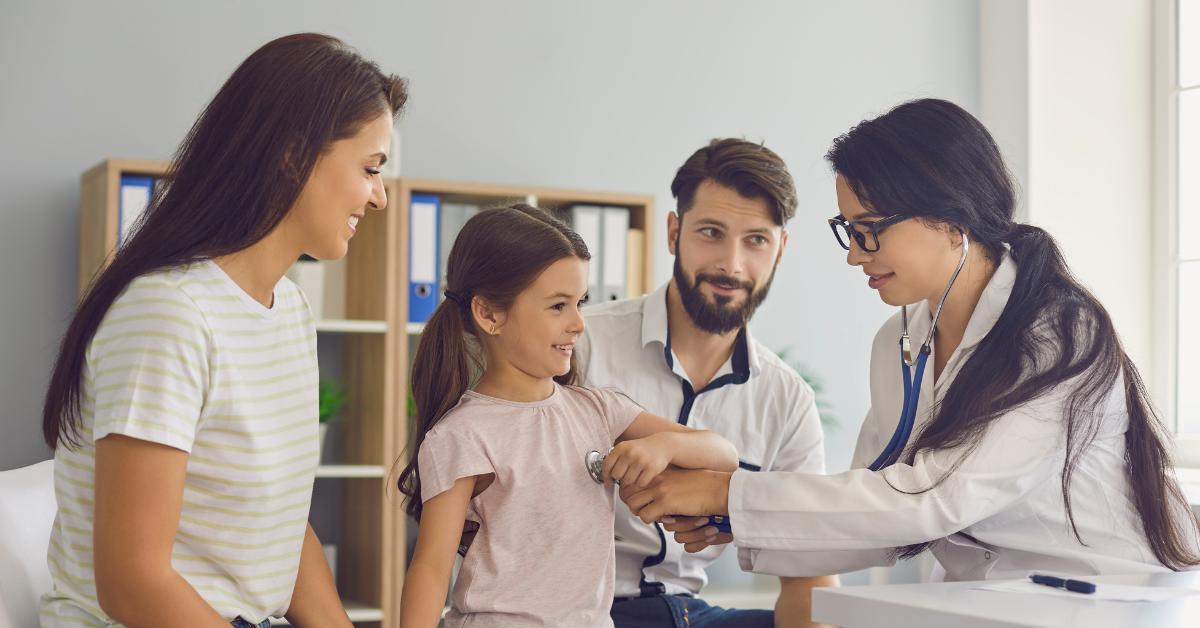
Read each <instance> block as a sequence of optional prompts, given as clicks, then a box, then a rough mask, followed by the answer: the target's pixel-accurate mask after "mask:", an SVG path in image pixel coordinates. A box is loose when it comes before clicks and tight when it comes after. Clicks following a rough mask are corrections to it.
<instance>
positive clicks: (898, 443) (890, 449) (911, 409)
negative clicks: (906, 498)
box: [867, 227, 970, 471]
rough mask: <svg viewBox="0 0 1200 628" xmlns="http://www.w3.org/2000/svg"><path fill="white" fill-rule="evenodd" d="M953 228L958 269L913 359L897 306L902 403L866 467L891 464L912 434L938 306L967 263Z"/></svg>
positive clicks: (904, 316)
mask: <svg viewBox="0 0 1200 628" xmlns="http://www.w3.org/2000/svg"><path fill="white" fill-rule="evenodd" d="M955 230H956V231H958V233H959V234H961V235H962V253H961V254H960V255H959V258H958V268H956V269H955V270H954V276H953V277H951V278H950V283H949V284H947V285H946V290H945V291H944V292H942V300H941V301H939V302H938V306H937V310H935V311H934V313H933V322H932V323H930V325H929V333H928V334H926V336H925V342H924V344H922V345H921V350H920V352H919V353H918V355H917V358H916V360H915V362H914V361H913V360H912V358H911V357H910V356H911V342H910V341H909V338H908V306H906V305H902V306H900V321H901V335H900V368H901V371H902V375H903V377H904V404H903V405H902V406H901V408H900V423H898V424H897V425H896V431H895V432H893V433H892V438H891V440H889V441H888V444H887V446H886V447H884V448H883V451H882V452H881V453H880V454H879V457H878V458H876V459H875V461H874V462H872V463H871V464H870V466H868V467H867V468H868V469H870V470H872V471H878V470H880V469H885V468H887V467H890V466H892V465H893V464H895V463H896V461H897V460H899V459H900V454H901V453H902V452H903V451H904V447H905V446H907V445H908V439H909V437H910V436H912V429H913V425H915V424H916V418H917V404H918V403H919V401H920V399H921V382H922V381H923V380H924V378H925V363H926V361H928V359H929V354H930V353H932V346H933V334H934V332H935V331H937V322H938V318H939V317H941V315H942V307H943V306H945V305H946V298H947V297H949V296H950V289H951V288H953V287H954V282H955V281H957V280H958V275H959V273H961V272H962V269H963V266H964V265H966V263H967V251H968V249H969V247H970V244H969V242H968V240H967V234H965V233H963V231H962V229H958V228H957V227H955ZM914 363H915V365H916V367H917V369H916V375H915V376H914V375H913V372H912V368H911V366H912V365H914Z"/></svg>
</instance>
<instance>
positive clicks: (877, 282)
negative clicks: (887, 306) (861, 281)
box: [867, 273, 896, 290]
mask: <svg viewBox="0 0 1200 628" xmlns="http://www.w3.org/2000/svg"><path fill="white" fill-rule="evenodd" d="M895 276H896V273H888V274H886V275H876V274H874V273H867V277H868V279H867V285H868V286H870V287H871V289H872V290H878V289H880V288H882V287H884V286H886V285H887V283H888V282H889V281H891V280H892V278H893V277H895Z"/></svg>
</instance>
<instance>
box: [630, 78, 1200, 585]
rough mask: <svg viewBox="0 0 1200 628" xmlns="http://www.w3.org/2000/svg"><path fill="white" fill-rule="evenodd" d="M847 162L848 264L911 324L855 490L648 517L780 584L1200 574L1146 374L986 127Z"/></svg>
mask: <svg viewBox="0 0 1200 628" xmlns="http://www.w3.org/2000/svg"><path fill="white" fill-rule="evenodd" d="M826 159H827V160H828V161H829V163H830V164H831V165H832V167H833V170H834V171H835V173H836V174H837V179H836V186H837V199H838V208H839V210H840V214H839V215H838V216H837V217H835V218H833V219H831V220H830V221H829V223H830V225H831V226H832V228H833V232H834V235H836V237H837V240H838V242H839V243H840V244H841V246H842V248H844V249H846V250H847V251H849V253H848V255H847V262H848V263H849V264H850V265H852V266H860V267H862V269H863V272H864V273H866V275H867V276H868V278H869V279H868V285H869V286H870V288H871V289H873V290H877V291H878V292H879V296H880V298H881V299H883V301H884V302H885V303H887V304H889V305H894V306H897V307H900V308H901V312H898V313H897V314H896V315H895V316H894V317H892V318H891V319H890V320H889V321H888V322H887V323H885V324H884V325H883V327H882V328H881V329H880V331H879V333H878V334H877V335H876V337H875V341H874V345H873V347H872V356H871V382H870V386H871V410H870V412H869V413H868V415H867V418H866V421H865V423H864V424H863V427H862V432H861V433H860V435H859V438H858V445H857V448H856V450H855V453H854V459H853V463H852V468H851V470H849V471H847V472H845V473H841V474H837V475H830V476H821V475H810V474H801V473H753V472H748V471H740V470H739V471H737V472H734V473H732V474H730V473H713V472H704V471H681V470H680V471H671V472H668V473H664V474H663V475H660V476H659V477H658V478H656V479H655V481H653V482H652V483H651V484H650V485H649V486H648V487H647V488H646V489H645V490H641V491H639V490H638V487H636V486H628V487H622V488H621V496H622V498H623V499H624V500H625V501H626V503H627V504H628V505H629V507H630V509H631V510H632V511H633V512H634V513H635V514H637V515H638V516H639V517H641V519H642V520H644V521H646V522H651V521H654V520H659V519H661V520H662V521H663V522H664V523H666V524H667V529H669V530H671V531H673V532H675V538H676V540H678V541H680V542H682V543H685V544H686V549H687V550H688V551H691V552H695V551H699V550H701V549H703V548H705V547H707V546H708V545H711V544H716V543H727V542H730V541H732V542H733V543H734V544H736V545H737V546H738V547H739V548H740V551H739V558H740V561H741V564H742V568H743V569H745V570H747V571H755V572H760V573H771V574H776V575H781V576H817V575H825V574H834V573H844V572H847V571H851V570H857V569H862V568H865V567H870V566H877V565H888V564H892V563H894V562H895V560H896V559H897V558H898V557H900V558H910V557H913V556H916V555H918V554H920V553H922V552H924V551H926V550H930V551H932V552H933V554H934V556H935V557H936V558H937V562H938V568H935V574H934V579H945V580H984V579H998V578H1023V577H1025V576H1026V575H1027V573H1028V571H1029V570H1033V569H1042V570H1053V571H1060V572H1067V573H1072V574H1081V575H1084V574H1086V575H1095V574H1109V573H1136V572H1155V571H1166V570H1185V569H1190V568H1193V567H1195V566H1196V565H1198V564H1200V542H1198V541H1200V539H1198V531H1197V521H1196V518H1195V516H1194V515H1193V514H1192V512H1191V510H1190V508H1189V507H1188V506H1187V504H1186V502H1185V500H1184V499H1183V496H1182V493H1181V492H1180V489H1179V487H1178V485H1177V483H1176V482H1175V480H1174V478H1173V476H1172V474H1171V471H1170V457H1169V442H1168V440H1167V436H1166V435H1165V433H1164V431H1163V429H1162V426H1161V425H1160V423H1159V422H1158V420H1157V418H1156V417H1155V415H1154V411H1153V409H1152V408H1151V406H1150V402H1149V400H1148V398H1147V393H1146V391H1145V388H1144V386H1143V384H1142V381H1141V379H1140V378H1139V376H1138V372H1137V369H1136V368H1135V367H1134V365H1133V363H1132V362H1130V360H1129V358H1128V356H1126V354H1125V352H1124V350H1123V349H1122V348H1121V343H1120V340H1119V339H1118V337H1117V334H1116V332H1115V330H1114V329H1113V324H1112V321H1111V319H1110V317H1109V315H1108V313H1107V312H1106V311H1105V309H1104V307H1103V306H1102V305H1101V304H1100V303H1099V302H1098V301H1097V300H1096V299H1095V297H1094V296H1092V294H1091V293H1089V292H1088V291H1087V290H1086V289H1085V288H1084V287H1083V286H1082V285H1080V284H1079V283H1078V282H1077V281H1076V280H1075V278H1074V277H1073V276H1072V274H1071V272H1070V270H1069V269H1068V268H1067V266H1066V263H1065V261H1064V259H1063V256H1062V253H1061V252H1060V251H1059V249H1058V247H1057V246H1056V244H1055V242H1054V240H1053V239H1052V238H1051V237H1050V235H1049V234H1047V233H1046V232H1045V231H1043V230H1042V229H1039V228H1037V227H1033V226H1030V225H1021V224H1016V223H1014V222H1013V210H1014V206H1015V194H1014V186H1013V183H1012V180H1011V178H1010V176H1009V173H1008V170H1007V169H1006V167H1005V165H1004V162H1003V160H1002V159H1001V156H1000V152H999V150H998V149H997V147H996V143H995V142H994V141H993V140H992V137H991V136H990V135H989V134H988V132H987V130H986V129H985V128H984V127H983V125H982V124H980V122H979V121H978V120H976V119H975V118H974V117H972V116H971V115H970V114H969V113H967V112H966V111H964V110H963V109H961V108H960V107H958V106H956V105H954V104H951V103H949V102H946V101H942V100H933V99H925V100H917V101H912V102H908V103H905V104H902V105H900V106H898V107H896V108H895V109H893V110H891V111H889V112H888V113H886V114H884V115H883V116H880V117H878V118H876V119H873V120H868V121H864V122H862V123H861V124H859V125H858V126H856V127H854V128H853V129H851V130H850V132H848V133H846V134H845V135H843V136H841V137H839V138H838V139H836V140H835V141H834V143H833V148H832V149H831V150H830V151H829V152H828V154H827V155H826ZM939 310H940V313H939ZM935 321H936V324H935ZM931 330H932V331H931ZM902 375H903V377H902ZM909 377H912V378H913V380H912V381H911V383H910V380H909ZM909 388H911V390H909ZM905 406H908V407H907V408H906V407H905ZM668 513H677V514H682V515H692V516H704V515H707V517H699V518H694V517H679V516H676V517H671V516H668ZM716 516H722V517H723V516H728V517H729V523H730V524H731V525H732V533H731V534H720V533H718V531H717V528H716V527H714V526H713V525H712V524H713V523H715V522H716V521H718V520H717V519H715V517H716Z"/></svg>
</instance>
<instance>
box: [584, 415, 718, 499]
mask: <svg viewBox="0 0 1200 628" xmlns="http://www.w3.org/2000/svg"><path fill="white" fill-rule="evenodd" d="M667 465H675V466H677V467H683V468H685V469H711V470H713V471H726V472H733V471H736V470H737V468H738V458H737V450H736V449H735V448H734V447H733V444H732V443H730V442H729V441H727V440H725V439H724V438H722V437H721V435H720V434H717V433H716V432H710V431H707V430H693V429H692V428H690V427H687V426H684V425H680V424H678V423H676V422H675V421H668V420H667V419H664V418H662V417H658V416H654V415H653V414H650V413H649V412H642V413H641V414H639V415H637V418H635V419H634V420H633V423H630V424H629V427H628V428H626V429H625V431H624V432H623V433H621V437H620V438H618V439H617V445H616V447H613V450H612V452H611V453H609V454H608V457H607V458H605V459H604V479H605V480H606V481H607V480H611V479H614V478H615V479H617V480H619V481H620V482H621V483H622V484H623V485H626V486H628V485H630V484H636V485H638V486H640V487H642V488H645V487H646V486H647V485H648V484H649V483H650V480H652V479H654V476H656V475H658V474H659V473H662V471H663V469H666V468H667Z"/></svg>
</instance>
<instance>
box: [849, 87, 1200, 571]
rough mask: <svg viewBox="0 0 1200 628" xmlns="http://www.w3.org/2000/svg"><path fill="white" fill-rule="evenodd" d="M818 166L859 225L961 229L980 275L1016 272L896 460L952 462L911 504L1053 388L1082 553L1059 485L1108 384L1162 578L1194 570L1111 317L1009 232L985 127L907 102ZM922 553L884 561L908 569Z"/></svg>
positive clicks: (1002, 170) (1149, 417)
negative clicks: (872, 216)
mask: <svg viewBox="0 0 1200 628" xmlns="http://www.w3.org/2000/svg"><path fill="white" fill-rule="evenodd" d="M826 160H827V161H828V162H829V163H830V164H831V165H832V166H833V169H834V171H835V172H836V173H837V174H838V175H840V176H841V177H842V178H843V179H844V180H845V181H846V183H847V185H848V186H849V187H850V189H851V191H853V192H854V194H855V195H856V196H857V197H858V199H859V201H860V202H861V203H862V204H863V206H864V207H866V208H868V209H869V210H870V211H872V212H873V213H877V214H879V215H881V216H892V215H897V214H899V215H906V216H912V217H916V218H921V219H922V220H925V221H927V222H932V223H949V224H953V225H955V226H958V227H961V228H962V229H964V230H965V231H966V232H967V234H968V237H969V238H970V241H971V246H976V245H977V244H978V245H979V246H981V247H982V248H983V250H984V251H986V253H987V257H988V258H989V259H990V260H991V262H992V263H993V264H997V265H998V264H999V263H1000V262H1001V261H1002V259H1003V257H1004V256H1005V255H1011V256H1012V259H1013V262H1015V265H1016V268H1017V273H1016V280H1015V283H1014V285H1013V289H1012V293H1011V295H1010V297H1009V300H1008V303H1007V304H1006V305H1005V307H1004V310H1003V312H1001V314H1000V317H999V319H998V320H997V321H996V323H995V324H994V325H993V327H992V329H991V331H989V332H988V333H987V335H986V336H984V338H983V339H982V340H981V341H980V342H979V345H978V346H977V347H976V348H975V350H974V352H973V353H972V354H971V356H970V357H969V358H968V359H967V361H966V362H965V363H964V364H963V366H962V369H961V370H960V371H959V373H958V375H956V376H955V378H954V380H953V381H952V382H951V384H950V387H949V389H948V390H947V391H946V394H945V395H944V396H943V397H942V399H941V401H940V402H939V403H938V404H937V405H936V406H935V407H934V408H933V410H932V413H933V416H932V417H931V418H930V420H929V421H928V422H927V423H926V424H925V425H924V426H923V427H922V429H921V432H920V433H919V434H914V435H913V438H912V440H911V441H910V442H909V444H908V446H907V447H906V449H905V452H904V454H903V455H902V458H901V462H904V463H906V464H912V463H913V461H914V460H915V458H916V455H917V454H918V453H926V454H928V453H931V452H936V451H955V452H957V453H958V454H959V455H958V456H956V460H957V462H955V463H953V464H952V465H951V466H950V468H949V469H948V470H947V471H946V473H945V474H944V475H942V476H941V477H940V478H936V479H934V480H933V482H932V485H931V486H929V487H926V488H925V489H923V490H919V491H916V492H926V491H929V490H933V489H934V488H936V487H937V486H939V485H940V484H942V483H943V482H945V481H946V480H947V479H948V478H949V477H950V476H951V475H952V474H953V473H954V472H955V470H956V469H957V468H958V465H959V464H961V462H962V461H963V460H964V459H965V458H966V457H967V456H969V455H971V453H972V452H974V451H975V450H976V449H977V448H978V447H979V446H980V444H981V443H982V441H983V438H984V436H985V435H986V433H987V430H988V429H989V427H990V426H991V424H992V423H993V422H994V421H996V420H997V419H999V418H1000V417H1002V416H1003V415H1004V414H1005V413H1007V412H1009V411H1011V410H1013V409H1014V408H1017V407H1019V406H1021V405H1024V404H1028V403H1030V402H1033V401H1035V400H1038V399H1041V398H1044V397H1045V396H1047V395H1048V394H1050V393H1051V391H1056V390H1062V389H1063V388H1064V387H1065V390H1066V391H1067V392H1068V393H1069V394H1068V397H1067V401H1066V403H1065V405H1064V407H1065V408H1066V410H1065V411H1064V413H1063V414H1064V415H1063V416H1062V417H1061V421H1062V425H1063V431H1064V436H1065V450H1066V451H1065V458H1064V461H1063V467H1062V474H1061V484H1062V496H1063V500H1064V506H1065V509H1066V513H1067V519H1068V521H1069V522H1070V525H1071V530H1072V532H1073V533H1074V535H1075V537H1076V539H1077V540H1078V541H1079V542H1080V543H1083V544H1086V543H1087V539H1085V538H1082V536H1081V534H1080V532H1079V529H1078V528H1077V527H1076V525H1075V519H1074V516H1073V515H1072V511H1071V492H1070V486H1071V481H1072V477H1073V474H1074V471H1075V469H1076V467H1077V466H1078V464H1079V462H1080V460H1081V459H1082V458H1083V455H1084V454H1085V453H1086V451H1087V449H1088V448H1089V447H1091V446H1092V445H1093V443H1094V441H1095V439H1096V436H1097V434H1098V431H1099V428H1100V425H1099V420H1098V419H1099V417H1100V416H1102V415H1103V408H1102V406H1103V404H1105V403H1106V402H1107V401H1108V399H1109V396H1110V394H1111V393H1112V392H1113V390H1114V389H1115V388H1117V387H1118V386H1119V387H1120V389H1121V390H1122V392H1123V393H1124V400H1125V407H1126V411H1127V413H1128V417H1129V425H1128V429H1127V430H1126V432H1125V466H1126V474H1127V477H1128V478H1129V484H1130V489H1131V499H1132V500H1133V503H1134V505H1135V506H1136V508H1137V512H1138V515H1139V517H1140V519H1141V524H1142V530H1143V531H1144V533H1145V535H1146V539H1147V541H1148V544H1149V546H1150V549H1151V550H1152V551H1153V552H1154V556H1155V557H1156V558H1157V559H1158V561H1159V562H1160V563H1162V564H1163V565H1164V566H1166V567H1168V568H1170V569H1173V570H1177V571H1180V570H1185V569H1188V568H1190V567H1193V566H1196V565H1200V555H1197V553H1196V550H1195V549H1194V548H1195V542H1194V541H1195V539H1196V538H1197V532H1198V524H1197V520H1196V517H1195V515H1194V514H1193V513H1192V510H1191V508H1190V507H1189V506H1188V504H1187V500H1186V499H1185V498H1184V495H1183V492H1182V491H1181V490H1180V488H1179V484H1178V483H1177V482H1176V481H1175V478H1174V474H1173V472H1172V469H1171V460H1170V452H1169V449H1168V447H1169V442H1170V435H1169V434H1168V432H1167V430H1166V429H1165V428H1164V426H1163V425H1162V422H1161V421H1160V420H1159V419H1158V417H1157V416H1156V414H1155V412H1154V408H1153V406H1152V404H1151V403H1150V396H1149V394H1148V393H1147V391H1146V387H1145V384H1144V383H1143V382H1142V379H1141V376H1140V375H1139V374H1138V370H1137V368H1136V367H1135V366H1134V364H1133V362H1132V361H1130V359H1129V356H1128V355H1126V353H1125V350H1124V349H1123V347H1122V346H1121V341H1120V338H1119V337H1118V336H1117V332H1116V329H1115V327H1114V326H1113V322H1112V319H1111V317H1110V316H1109V314H1108V312H1107V311H1106V310H1105V309H1104V306H1103V305H1101V304H1100V302H1099V301H1098V300H1096V298H1095V297H1094V296H1093V295H1092V294H1091V293H1090V292H1089V291H1088V290H1087V288H1085V287H1084V286H1083V285H1082V284H1080V283H1079V281H1078V280H1077V279H1076V278H1075V277H1074V275H1073V274H1072V273H1071V270H1070V268H1069V267H1068V266H1067V263H1066V259H1065V258H1064V256H1063V254H1062V251H1061V250H1060V249H1059V247H1058V244H1057V243H1056V242H1055V241H1054V238H1053V237H1051V236H1050V234H1049V233H1047V232H1046V231H1045V230H1043V229H1041V228H1039V227H1035V226H1032V225H1024V224H1015V223H1014V222H1013V214H1014V213H1015V210H1016V186H1015V185H1014V184H1013V181H1012V177H1011V175H1010V174H1009V172H1008V169H1007V168H1006V167H1005V165H1004V160H1003V158H1002V157H1001V155H1000V150H999V148H998V147H997V146H996V143H995V141H994V140H993V139H992V136H991V135H990V134H989V133H988V131H987V129H986V128H984V126H983V125H982V124H981V123H980V122H979V121H978V120H976V119H975V118H974V117H973V116H971V114H969V113H967V112H966V111H964V110H963V109H962V108H961V107H958V106H957V105H954V104H953V103H950V102H947V101H944V100H937V99H923V100H915V101H911V102H907V103H904V104H902V105H899V106H898V107H896V108H894V109H892V110H891V111H889V112H888V113H886V114H884V115H882V116H880V117H878V118H875V119H873V120H866V121H863V122H862V123H860V124H859V125H857V126H855V127H854V128H853V129H851V130H850V131H849V132H848V133H846V134H845V135H842V136H841V137H839V138H837V139H836V140H834V142H833V147H832V148H831V149H830V150H829V152H828V153H827V154H826ZM1005 245H1007V246H1005ZM897 490H900V489H897ZM931 544H932V541H930V542H925V543H918V544H916V545H910V546H907V547H901V548H898V554H899V556H901V557H905V558H910V557H913V556H916V555H917V554H920V553H921V552H923V551H925V550H926V549H928V548H929V547H930V545H931Z"/></svg>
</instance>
